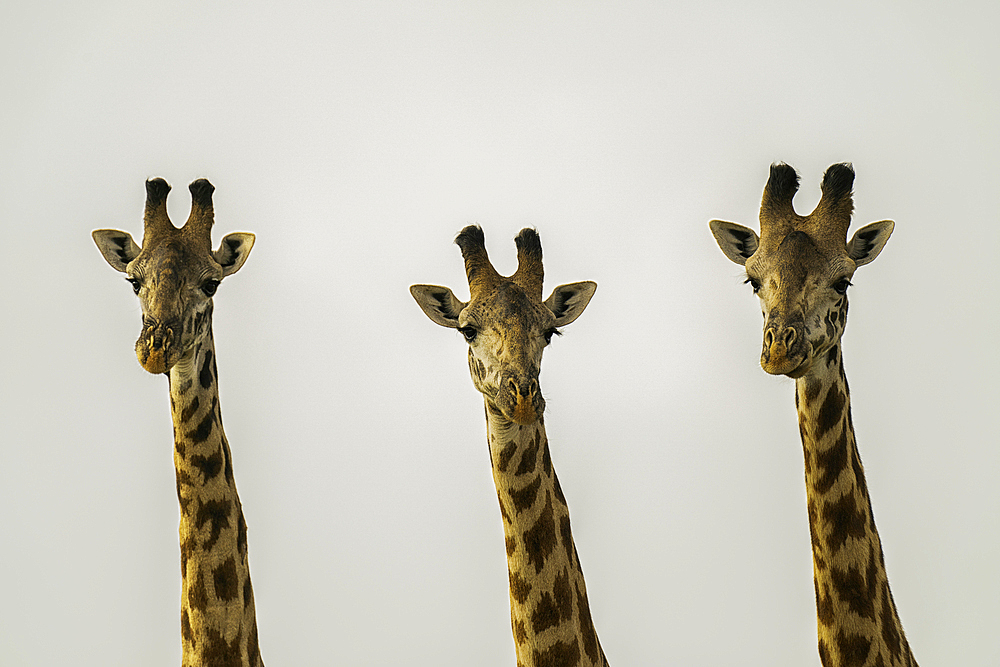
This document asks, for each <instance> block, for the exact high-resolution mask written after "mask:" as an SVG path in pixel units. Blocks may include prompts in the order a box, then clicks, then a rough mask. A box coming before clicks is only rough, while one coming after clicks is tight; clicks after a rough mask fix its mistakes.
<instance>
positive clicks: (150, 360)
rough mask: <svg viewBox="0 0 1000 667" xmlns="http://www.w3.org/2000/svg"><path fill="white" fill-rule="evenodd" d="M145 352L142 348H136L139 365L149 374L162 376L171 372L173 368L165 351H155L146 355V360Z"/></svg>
mask: <svg viewBox="0 0 1000 667" xmlns="http://www.w3.org/2000/svg"><path fill="white" fill-rule="evenodd" d="M144 352H145V350H143V349H142V348H138V347H137V348H136V350H135V356H136V357H137V358H138V359H139V364H140V365H141V366H142V367H143V368H144V369H145V370H146V371H147V372H148V373H152V374H153V375H162V374H163V373H166V372H167V371H169V370H170V367H171V366H173V364H172V363H168V362H167V355H166V354H165V353H164V351H163V350H162V349H161V350H153V351H152V352H149V353H146V354H145V358H143V356H144V354H143V353H144Z"/></svg>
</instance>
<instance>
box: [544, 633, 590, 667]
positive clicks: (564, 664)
mask: <svg viewBox="0 0 1000 667" xmlns="http://www.w3.org/2000/svg"><path fill="white" fill-rule="evenodd" d="M534 658H535V665H536V667H574V666H575V665H578V664H580V647H579V646H578V645H577V642H576V639H575V638H574V639H573V640H572V641H568V642H564V641H558V642H556V643H555V644H553V645H552V646H550V647H548V648H547V649H545V650H544V651H539V650H537V649H536V650H535V651H534Z"/></svg>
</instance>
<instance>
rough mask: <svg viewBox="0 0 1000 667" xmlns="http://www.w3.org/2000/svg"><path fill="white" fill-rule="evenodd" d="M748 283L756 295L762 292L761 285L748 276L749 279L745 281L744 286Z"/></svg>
mask: <svg viewBox="0 0 1000 667" xmlns="http://www.w3.org/2000/svg"><path fill="white" fill-rule="evenodd" d="M747 283H750V287H752V288H753V293H754V294H756V293H757V292H759V291H760V283H759V282H757V279H756V278H751V277H750V276H747V279H746V280H744V281H743V284H744V285H746V284H747Z"/></svg>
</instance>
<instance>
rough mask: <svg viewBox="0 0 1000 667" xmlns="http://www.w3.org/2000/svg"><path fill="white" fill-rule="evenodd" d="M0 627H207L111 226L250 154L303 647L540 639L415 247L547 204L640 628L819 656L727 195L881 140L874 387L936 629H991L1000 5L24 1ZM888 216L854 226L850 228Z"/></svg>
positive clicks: (751, 202)
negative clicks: (576, 312) (101, 240)
mask: <svg viewBox="0 0 1000 667" xmlns="http://www.w3.org/2000/svg"><path fill="white" fill-rule="evenodd" d="M8 5H9V6H5V7H4V9H3V10H0V16H2V20H0V85H2V89H3V103H2V104H0V223H2V231H3V241H2V243H0V299H2V313H3V316H2V326H0V344H2V351H3V362H2V366H0V367H2V371H0V420H2V421H0V438H2V440H3V444H2V449H0V453H2V461H0V503H2V507H3V510H2V512H0V540H2V546H0V570H2V576H0V600H2V604H0V664H3V665H4V666H11V667H13V666H21V665H70V664H72V665H102V666H104V665H139V664H141V665H154V666H156V665H176V664H178V662H179V656H180V648H179V644H180V642H179V619H178V616H179V585H180V577H179V564H178V563H179V556H178V545H177V533H176V528H177V501H176V495H175V490H174V473H173V469H172V454H171V451H172V450H171V424H170V417H169V410H168V399H167V383H166V380H165V379H164V378H162V377H154V376H150V375H148V374H147V373H145V372H144V371H143V370H142V369H141V367H140V366H139V365H138V363H137V361H136V359H135V355H134V353H133V351H132V346H133V344H134V341H135V338H136V336H137V335H138V333H139V328H140V321H139V309H138V304H137V301H136V299H135V297H134V296H133V295H132V292H131V289H130V288H129V285H128V284H127V283H126V282H125V281H124V280H123V279H122V276H121V275H120V274H118V273H116V272H114V271H112V270H111V269H110V268H109V267H108V266H107V265H106V264H105V262H104V260H103V259H102V258H101V256H100V254H99V253H98V251H97V249H96V247H95V246H94V244H93V242H92V241H91V238H90V232H91V230H92V229H95V228H99V227H116V228H120V229H125V230H128V231H130V232H131V233H132V234H133V235H134V236H135V237H136V240H139V238H140V237H141V233H142V223H141V220H142V208H143V202H144V194H145V193H144V188H143V181H144V180H145V179H146V178H151V177H155V176H161V177H163V178H166V179H167V180H168V181H169V182H170V183H171V184H172V185H173V186H174V190H173V193H172V195H171V197H170V200H169V209H170V212H171V215H172V217H173V219H174V221H175V222H176V223H178V224H180V223H181V222H183V221H184V220H185V219H186V217H187V213H188V209H189V206H190V196H189V194H188V192H187V187H186V186H187V184H188V183H189V182H190V181H192V180H194V179H195V178H199V177H207V178H209V179H210V180H211V181H212V182H213V183H214V184H215V185H216V187H217V191H216V197H215V203H216V220H217V222H216V234H215V239H216V242H218V239H220V238H221V237H222V235H223V234H225V233H228V232H230V231H237V230H243V231H253V232H255V233H256V234H257V244H256V246H255V247H254V249H253V252H252V254H251V255H250V258H249V260H248V262H247V264H246V265H245V266H244V268H243V269H242V270H241V271H240V273H238V274H237V275H235V276H233V277H231V278H229V279H227V280H226V281H225V282H224V283H223V285H222V286H221V287H220V289H219V292H218V295H217V297H216V299H215V301H216V309H215V313H216V314H215V333H216V341H217V348H218V362H219V372H220V379H221V388H222V411H223V418H224V421H225V426H226V432H227V434H228V436H229V440H230V442H231V444H232V449H233V454H234V459H235V471H236V478H237V483H238V486H239V491H240V495H241V498H242V501H243V507H244V510H245V512H246V517H247V521H248V523H249V526H250V533H249V540H250V563H251V572H252V575H253V584H254V590H255V595H256V600H257V609H258V624H259V629H260V644H261V648H262V651H263V655H264V658H265V661H266V662H267V664H268V665H428V666H430V665H435V666H437V665H445V666H448V665H454V666H466V665H484V666H494V665H496V666H508V665H512V664H513V662H514V658H513V643H512V639H511V633H510V627H509V611H508V600H507V574H506V571H505V560H504V549H503V537H502V529H501V524H500V516H499V511H498V508H497V503H496V496H495V492H494V490H493V486H492V479H491V476H490V470H489V460H488V455H487V448H486V444H485V421H484V418H483V412H482V400H481V397H480V396H479V395H478V394H477V393H476V392H475V390H474V389H473V388H472V385H471V382H470V380H469V377H468V370H467V367H466V363H465V345H464V342H463V340H462V338H461V336H460V335H459V334H457V333H455V332H453V331H449V330H446V329H443V328H440V327H437V326H435V325H434V324H432V323H431V322H430V321H429V320H427V318H426V317H425V316H424V315H423V314H422V313H421V312H420V310H419V309H418V308H417V306H416V304H415V303H413V301H412V299H411V298H410V296H409V294H408V292H407V288H408V286H409V285H410V284H412V283H437V284H444V285H448V286H451V287H452V288H454V289H455V290H456V293H458V294H459V295H460V296H462V295H467V293H468V292H467V287H466V283H465V277H464V274H463V270H462V262H461V257H460V254H459V252H458V249H457V248H456V247H455V246H454V245H453V244H452V239H453V238H454V235H455V234H456V233H457V232H458V231H459V230H460V229H461V228H462V227H463V226H465V225H466V224H470V223H479V224H481V225H482V226H483V228H484V230H485V233H486V238H487V244H488V247H489V249H490V251H491V255H492V257H493V260H494V263H495V264H496V266H497V268H498V269H499V270H500V271H501V272H505V273H509V272H511V271H513V269H514V267H515V254H514V245H513V242H512V239H513V237H514V235H515V234H516V233H517V231H518V230H519V229H520V228H521V227H525V226H534V227H537V229H538V230H539V233H540V234H541V238H542V244H543V248H544V251H545V257H546V266H545V268H546V275H547V280H546V295H547V294H548V292H549V291H550V290H551V288H552V287H554V286H555V285H557V284H560V283H565V282H571V281H576V280H596V281H597V282H598V284H599V289H598V291H597V294H596V296H595V298H594V300H593V301H592V302H591V305H590V307H589V308H588V310H587V312H585V313H584V315H583V316H582V317H581V318H580V319H579V320H578V321H577V322H575V323H574V324H572V325H571V326H569V327H567V329H566V332H565V333H566V335H565V336H564V337H562V338H559V339H557V340H556V341H555V342H554V344H553V345H552V346H551V347H550V348H549V349H548V351H547V352H546V355H545V360H544V364H543V373H542V387H543V390H544V391H545V392H546V395H547V397H548V400H549V411H548V414H547V426H548V430H549V436H550V439H551V443H552V450H553V457H554V462H555V465H556V467H557V469H558V471H559V474H560V479H561V481H562V484H563V488H564V490H565V492H566V495H567V497H568V499H569V503H570V508H571V511H572V516H573V527H574V533H575V537H576V542H577V546H578V548H579V552H580V555H581V558H582V561H583V565H584V569H585V572H586V576H587V583H588V586H589V589H590V598H591V603H592V607H593V614H594V619H595V622H596V625H597V628H598V632H599V634H600V637H601V641H602V643H603V645H604V647H605V649H606V651H607V654H608V656H609V658H610V660H611V662H612V664H614V665H622V666H624V665H685V666H697V665H706V666H710V667H711V666H716V665H735V664H739V665H760V666H765V665H766V666H771V665H818V664H819V660H818V657H817V655H816V650H815V620H814V613H815V610H814V603H813V587H812V569H811V568H812V566H811V561H810V555H809V538H808V527H807V522H806V512H805V492H804V485H803V481H802V453H801V446H800V444H799V440H798V433H797V428H796V423H795V412H794V408H793V386H792V382H791V381H790V380H787V379H784V378H772V377H769V376H767V375H766V374H765V373H764V372H763V371H762V370H761V369H760V368H759V366H758V364H757V359H758V355H759V346H760V335H761V332H760V327H761V324H760V315H759V311H758V305H757V300H756V299H755V298H754V297H753V296H752V294H751V291H750V288H749V287H748V286H745V285H742V284H741V282H742V277H741V273H740V269H739V267H737V266H735V265H733V264H731V263H730V262H729V261H728V260H726V259H725V257H724V256H723V255H722V253H721V252H720V251H719V250H718V248H717V247H716V245H715V242H714V240H713V239H712V237H711V234H710V233H709V230H708V225H707V222H708V220H709V219H711V218H715V217H718V218H722V219H727V220H732V221H736V222H741V223H743V224H748V225H751V226H754V227H756V226H757V221H756V217H757V211H758V205H759V201H760V195H761V191H762V189H763V186H764V183H765V181H766V179H767V173H768V165H769V164H770V163H771V162H774V161H785V162H788V163H789V164H791V165H793V166H794V167H796V169H798V170H799V173H800V174H801V176H802V189H801V191H800V193H799V195H798V197H797V199H796V206H797V208H798V210H799V211H800V212H803V213H805V212H808V211H810V210H812V207H813V206H814V205H815V203H816V201H818V199H819V182H820V179H821V177H822V173H823V170H824V169H826V167H827V166H829V165H830V164H831V163H833V162H840V161H852V162H853V163H854V165H855V168H856V171H857V180H856V182H855V193H856V195H855V203H856V214H855V225H856V226H860V225H861V224H864V223H867V222H870V221H873V220H880V219H884V218H891V219H894V220H895V221H896V230H895V233H894V234H893V236H892V238H891V239H890V241H889V244H888V245H887V246H886V249H885V250H884V251H883V253H882V255H881V256H880V257H879V258H878V260H877V261H876V262H875V263H874V264H872V265H871V266H867V267H863V268H862V269H861V270H859V271H858V273H857V274H856V276H855V280H854V283H855V286H854V287H853V288H852V290H851V306H852V307H851V315H850V321H849V325H848V329H847V334H846V336H845V345H844V348H845V364H846V368H847V373H848V377H849V379H850V382H851V387H852V390H853V405H854V422H855V426H856V428H857V432H858V438H859V446H860V448H861V454H862V457H863V459H864V462H865V465H866V470H867V474H868V482H869V486H870V488H871V494H872V498H873V501H874V505H875V516H876V519H877V521H878V527H879V529H880V531H881V536H882V540H883V544H884V547H885V552H886V560H887V565H888V569H889V576H890V581H891V583H892V587H893V593H894V595H895V598H896V602H897V604H898V606H899V609H900V612H901V614H902V618H903V622H904V626H905V628H906V631H907V634H908V636H909V638H910V641H911V645H912V647H913V649H914V651H915V653H916V656H917V657H918V659H919V660H920V663H921V665H924V666H930V665H963V666H973V665H983V666H987V665H989V666H994V665H997V664H1000V644H998V643H997V641H996V628H997V626H998V625H1000V580H998V576H997V568H996V564H997V562H998V559H1000V531H998V528H1000V525H998V516H1000V492H998V491H997V488H996V477H997V473H998V471H1000V453H998V444H1000V431H998V426H997V419H996V417H997V409H998V408H997V400H998V398H1000V395H998V391H997V389H996V384H995V378H996V376H997V372H998V370H1000V363H998V354H997V352H996V344H997V336H998V334H997V331H998V327H1000V316H998V314H997V310H998V308H997V306H998V299H997V291H996V289H997V288H996V286H997V284H998V279H1000V276H998V270H997V262H996V257H997V247H998V241H1000V238H998V228H1000V220H998V201H997V155H998V154H1000V131H998V124H997V118H998V117H1000V94H998V81H997V72H998V64H1000V59H998V55H1000V47H998V42H997V40H996V34H995V28H996V26H997V25H998V22H1000V9H998V5H997V4H996V3H987V2H958V3H950V4H948V7H947V8H945V7H944V6H942V5H941V4H940V3H931V2H906V3H903V2H882V1H876V2H842V3H813V2H791V1H788V2H785V1H773V2H763V3H735V2H712V1H705V0H698V1H697V2H671V3H665V2H648V3H629V2H625V3H606V4H604V3H590V2H583V3H581V2H548V3H537V2H489V1H487V2H431V3H410V2H336V3H327V2H298V1H295V0H292V1H290V2H283V3H261V2H198V3H195V2H173V3H158V4H154V3H132V2H111V1H98V2H88V3H71V2H46V1H45V0H42V1H41V2H31V3H18V4H12V3H8ZM855 228H856V227H855Z"/></svg>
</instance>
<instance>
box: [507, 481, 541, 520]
mask: <svg viewBox="0 0 1000 667" xmlns="http://www.w3.org/2000/svg"><path fill="white" fill-rule="evenodd" d="M541 484H542V478H541V477H536V478H535V479H534V480H533V481H532V482H530V483H529V484H527V485H526V486H525V487H524V488H522V489H519V490H516V491H515V490H514V489H510V499H511V501H512V502H513V503H514V513H515V514H520V513H521V512H523V511H524V510H526V509H528V508H530V507H531V506H532V505H533V504H534V503H535V497H536V496H537V495H538V489H539V487H541Z"/></svg>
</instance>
